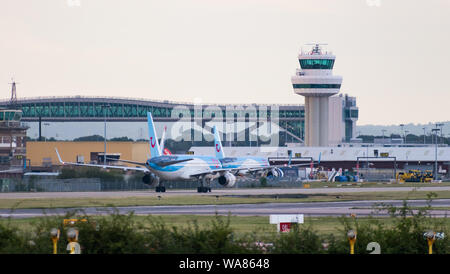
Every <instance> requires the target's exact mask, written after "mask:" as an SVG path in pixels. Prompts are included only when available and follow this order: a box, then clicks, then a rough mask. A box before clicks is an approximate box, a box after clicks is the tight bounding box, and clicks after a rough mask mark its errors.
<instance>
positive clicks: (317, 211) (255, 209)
mask: <svg viewBox="0 0 450 274" xmlns="http://www.w3.org/2000/svg"><path fill="white" fill-rule="evenodd" d="M380 203H383V204H390V205H394V206H397V207H398V206H401V205H402V203H403V201H398V200H390V201H386V200H383V201H349V202H311V203H263V204H233V205H184V206H133V207H118V208H116V209H117V210H118V211H119V213H121V214H126V213H129V212H134V213H135V214H136V215H149V214H152V215H166V214H170V215H180V214H183V215H214V214H216V213H217V214H219V215H228V214H231V215H236V216H268V215H270V214H305V216H342V215H350V214H356V215H357V216H359V217H361V216H368V215H373V216H388V215H389V214H388V213H387V211H386V210H382V211H376V210H374V209H373V208H372V206H374V205H376V204H380ZM408 205H410V206H412V207H423V206H426V205H427V201H425V200H410V201H408ZM431 205H432V206H433V207H449V208H450V199H439V200H434V201H432V204H431ZM75 210H77V211H80V213H82V214H87V215H105V214H110V213H111V212H112V211H113V209H112V208H106V207H100V208H92V207H86V208H76V209H75V208H72V209H70V208H69V209H67V208H65V209H62V208H55V209H46V210H43V209H16V210H14V211H13V212H11V210H6V209H2V210H0V217H11V218H30V217H41V216H51V215H64V214H65V213H67V212H73V211H75ZM429 213H430V215H431V216H433V217H447V215H448V214H449V213H450V210H431V211H430V212H429Z"/></svg>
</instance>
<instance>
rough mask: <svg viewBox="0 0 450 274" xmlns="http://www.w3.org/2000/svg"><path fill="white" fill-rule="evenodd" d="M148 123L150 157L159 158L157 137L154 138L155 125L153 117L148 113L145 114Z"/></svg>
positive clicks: (159, 151)
mask: <svg viewBox="0 0 450 274" xmlns="http://www.w3.org/2000/svg"><path fill="white" fill-rule="evenodd" d="M147 122H148V137H149V138H150V156H151V157H152V158H153V157H157V156H161V149H160V148H159V143H158V137H157V136H156V130H155V125H154V123H153V117H152V114H151V113H150V112H147Z"/></svg>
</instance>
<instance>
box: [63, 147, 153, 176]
mask: <svg viewBox="0 0 450 274" xmlns="http://www.w3.org/2000/svg"><path fill="white" fill-rule="evenodd" d="M55 151H56V155H57V156H58V160H59V162H60V163H61V164H62V165H72V166H90V167H101V168H115V169H122V170H125V171H127V170H137V171H142V172H149V170H148V169H147V168H145V167H128V166H112V165H95V164H81V163H72V162H64V161H63V160H62V159H61V156H60V155H59V152H58V149H57V148H55Z"/></svg>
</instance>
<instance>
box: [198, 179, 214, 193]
mask: <svg viewBox="0 0 450 274" xmlns="http://www.w3.org/2000/svg"><path fill="white" fill-rule="evenodd" d="M199 184H200V186H199V187H197V192H198V193H207V192H211V178H206V177H203V178H202V179H201V180H200V181H199ZM205 185H206V186H205Z"/></svg>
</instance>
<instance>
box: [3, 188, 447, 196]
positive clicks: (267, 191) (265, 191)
mask: <svg viewBox="0 0 450 274" xmlns="http://www.w3.org/2000/svg"><path fill="white" fill-rule="evenodd" d="M412 190H416V191H450V186H427V187H359V188H354V187H351V188H350V187H349V188H347V187H346V188H343V187H341V188H245V189H239V188H228V189H227V188H220V189H213V190H212V192H210V193H201V194H200V193H197V191H196V190H168V191H167V192H165V193H156V192H155V191H154V190H153V189H152V190H147V191H111V192H109V191H98V192H10V193H5V192H2V193H0V199H38V198H48V199H56V198H126V197H156V196H159V195H173V196H176V195H212V196H216V195H218V196H223V195H276V194H320V193H357V192H393V191H394V192H409V191H412Z"/></svg>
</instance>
